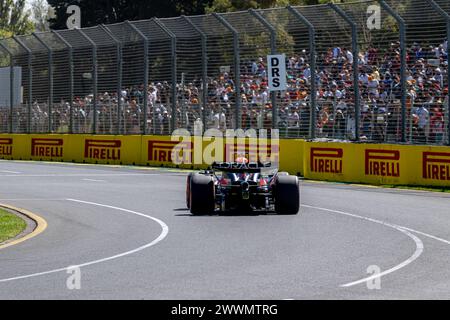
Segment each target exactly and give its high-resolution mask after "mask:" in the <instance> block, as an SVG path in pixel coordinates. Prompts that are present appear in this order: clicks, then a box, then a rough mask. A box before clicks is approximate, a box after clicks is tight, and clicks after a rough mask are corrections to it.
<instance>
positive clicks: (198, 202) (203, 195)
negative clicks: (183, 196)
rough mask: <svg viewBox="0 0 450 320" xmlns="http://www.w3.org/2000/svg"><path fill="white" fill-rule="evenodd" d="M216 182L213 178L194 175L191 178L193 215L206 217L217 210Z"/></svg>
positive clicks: (191, 207) (191, 208)
mask: <svg viewBox="0 0 450 320" xmlns="http://www.w3.org/2000/svg"><path fill="white" fill-rule="evenodd" d="M214 193H215V190H214V181H213V178H212V177H211V176H205V175H202V174H194V175H192V177H191V190H190V195H191V197H190V210H191V213H192V214H193V215H206V214H211V213H213V212H214V208H215V194H214Z"/></svg>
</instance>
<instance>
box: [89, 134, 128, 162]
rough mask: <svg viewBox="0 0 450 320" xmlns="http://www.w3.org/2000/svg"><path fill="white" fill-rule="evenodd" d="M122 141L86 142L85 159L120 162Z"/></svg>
mask: <svg viewBox="0 0 450 320" xmlns="http://www.w3.org/2000/svg"><path fill="white" fill-rule="evenodd" d="M121 147H122V142H121V141H120V140H90V139H86V140H85V142H84V158H86V159H94V160H120V149H121Z"/></svg>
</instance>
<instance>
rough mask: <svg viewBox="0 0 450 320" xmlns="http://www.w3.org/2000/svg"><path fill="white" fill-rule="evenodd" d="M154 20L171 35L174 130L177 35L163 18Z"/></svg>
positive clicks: (172, 121)
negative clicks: (165, 23) (162, 20)
mask: <svg viewBox="0 0 450 320" xmlns="http://www.w3.org/2000/svg"><path fill="white" fill-rule="evenodd" d="M153 21H155V23H156V24H157V25H158V26H159V27H160V28H161V30H162V31H163V32H164V33H166V34H167V35H168V36H169V37H170V49H171V56H172V68H171V70H172V75H171V78H172V119H171V121H170V123H171V127H172V131H173V130H175V124H176V116H177V100H178V99H177V37H176V35H175V34H174V33H173V32H172V31H170V30H169V29H168V28H167V27H166V26H165V25H164V23H163V22H161V20H159V19H158V18H153Z"/></svg>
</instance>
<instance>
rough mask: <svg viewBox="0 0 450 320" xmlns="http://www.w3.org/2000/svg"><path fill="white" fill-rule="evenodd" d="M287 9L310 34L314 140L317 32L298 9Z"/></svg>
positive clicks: (313, 129)
mask: <svg viewBox="0 0 450 320" xmlns="http://www.w3.org/2000/svg"><path fill="white" fill-rule="evenodd" d="M287 9H288V10H289V12H291V13H292V14H293V15H294V17H296V18H297V19H298V20H299V21H300V22H301V23H303V24H304V25H305V26H306V27H307V28H308V34H309V55H310V57H309V59H310V60H311V61H310V67H311V93H310V100H311V110H310V113H311V119H310V128H309V136H310V138H311V139H314V138H315V137H316V107H317V103H316V100H317V99H316V98H317V97H316V96H317V90H316V30H315V28H314V26H313V25H312V23H311V22H309V20H308V19H306V18H305V17H304V16H303V15H302V14H301V13H300V12H298V10H297V9H295V8H293V7H292V6H288V7H287Z"/></svg>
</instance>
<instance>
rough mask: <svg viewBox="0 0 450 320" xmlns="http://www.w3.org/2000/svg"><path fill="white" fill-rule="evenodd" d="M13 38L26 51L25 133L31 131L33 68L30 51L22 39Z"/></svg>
mask: <svg viewBox="0 0 450 320" xmlns="http://www.w3.org/2000/svg"><path fill="white" fill-rule="evenodd" d="M13 39H14V40H15V41H16V42H17V43H18V44H19V46H21V47H22V48H23V49H24V50H25V51H26V52H27V58H28V61H27V64H28V106H27V133H31V106H32V104H33V70H32V55H33V53H32V51H31V50H30V48H28V47H27V46H26V45H25V44H24V43H23V42H22V40H20V39H19V38H18V37H16V36H13Z"/></svg>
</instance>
